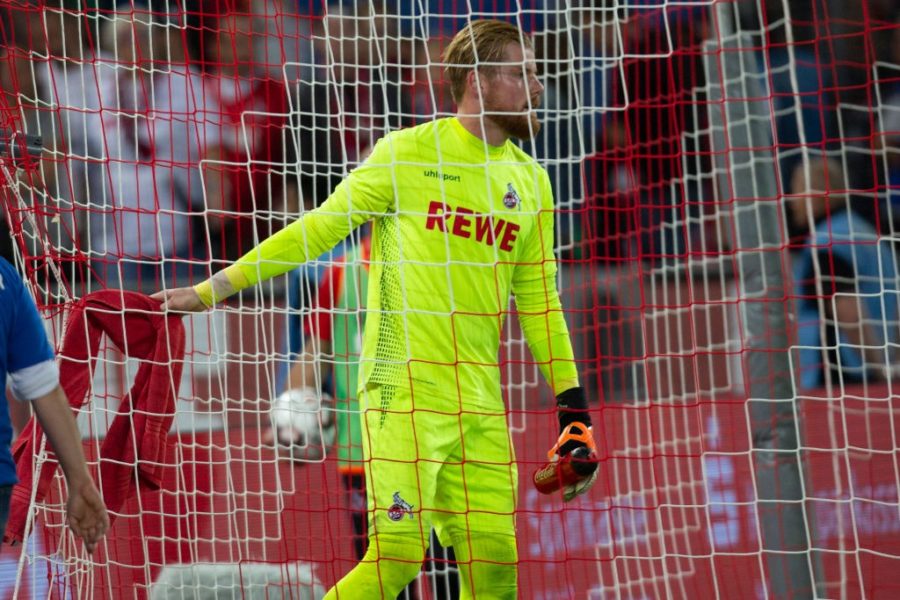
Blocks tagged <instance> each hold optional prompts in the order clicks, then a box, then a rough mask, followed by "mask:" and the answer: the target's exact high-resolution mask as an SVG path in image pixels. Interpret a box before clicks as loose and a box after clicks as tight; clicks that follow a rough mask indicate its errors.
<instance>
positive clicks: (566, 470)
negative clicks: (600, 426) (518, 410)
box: [534, 387, 597, 502]
mask: <svg viewBox="0 0 900 600" xmlns="http://www.w3.org/2000/svg"><path fill="white" fill-rule="evenodd" d="M556 406H557V409H558V411H559V412H558V416H559V428H560V433H559V439H557V441H556V444H555V445H554V446H553V448H551V449H550V451H549V452H548V453H547V458H548V459H549V460H550V462H549V463H547V464H546V465H544V466H543V467H542V468H540V469H538V470H537V471H536V472H535V473H534V484H535V486H536V487H537V489H538V490H539V491H540V492H542V493H544V494H550V493H553V492H555V491H556V490H558V489H560V488H562V490H563V500H564V501H565V502H568V501H570V500H572V499H573V498H575V497H576V496H579V495H581V494H584V493H585V492H587V491H588V490H589V489H590V488H591V486H593V485H594V482H595V481H596V480H597V455H596V450H597V447H596V444H595V443H594V437H593V435H592V433H591V417H590V414H589V413H588V410H587V400H586V398H585V394H584V388H580V387H577V388H572V389H570V390H566V391H565V392H563V393H562V394H560V395H559V396H557V397H556Z"/></svg>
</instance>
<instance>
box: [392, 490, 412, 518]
mask: <svg viewBox="0 0 900 600" xmlns="http://www.w3.org/2000/svg"><path fill="white" fill-rule="evenodd" d="M403 515H409V518H410V519H412V518H413V507H412V504H410V503H409V502H407V501H406V500H404V499H403V498H401V497H400V492H394V503H393V504H391V507H390V508H389V509H388V519H390V520H391V521H399V520H400V519H402V518H403Z"/></svg>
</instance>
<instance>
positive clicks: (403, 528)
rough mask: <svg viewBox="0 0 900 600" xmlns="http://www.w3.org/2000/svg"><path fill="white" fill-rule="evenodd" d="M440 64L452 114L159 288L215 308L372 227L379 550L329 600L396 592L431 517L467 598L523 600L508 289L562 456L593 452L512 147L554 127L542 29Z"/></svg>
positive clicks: (530, 167) (487, 28)
mask: <svg viewBox="0 0 900 600" xmlns="http://www.w3.org/2000/svg"><path fill="white" fill-rule="evenodd" d="M523 41H524V45H523ZM476 56H477V57H479V58H480V61H476ZM444 62H445V63H447V64H450V65H454V66H453V67H449V68H448V77H449V79H450V81H451V85H452V89H453V94H454V99H455V100H456V101H457V105H458V111H457V115H456V117H453V118H446V119H439V120H436V121H433V122H431V123H426V124H424V125H420V126H418V127H414V128H411V129H406V130H402V131H398V132H394V133H391V134H389V135H388V136H386V137H385V138H383V139H382V140H380V141H379V142H378V143H377V144H376V146H375V148H374V149H373V151H372V154H371V155H370V156H369V158H368V159H367V160H366V162H365V163H364V164H363V165H361V166H360V167H359V168H357V169H355V170H354V171H352V172H351V173H350V175H349V176H348V177H347V178H346V179H345V180H344V181H343V182H342V183H341V184H340V185H338V187H337V189H335V191H334V192H333V193H332V195H331V196H330V197H329V198H328V200H327V201H326V202H325V203H324V204H323V205H322V206H321V207H319V208H318V209H317V210H315V211H312V212H309V213H307V214H306V215H304V216H303V217H302V218H300V219H298V220H297V221H296V222H295V223H293V224H291V225H290V226H289V227H286V228H285V229H283V230H282V231H280V232H279V233H278V234H276V235H274V236H272V237H271V238H269V239H267V240H265V241H264V242H263V243H262V244H260V246H258V247H257V248H255V249H254V250H252V251H251V252H249V253H248V254H246V255H245V256H244V257H242V258H241V259H240V260H239V261H238V262H236V263H235V264H233V265H231V266H229V267H227V268H226V269H225V270H223V271H220V272H219V273H217V274H216V275H215V276H213V277H212V278H211V279H210V280H208V281H206V282H203V283H202V284H199V285H198V286H196V287H195V288H178V289H174V290H162V291H160V292H157V293H156V294H154V296H153V297H154V298H156V299H158V300H160V301H161V302H162V305H163V308H164V309H165V310H172V311H187V312H199V311H203V310H206V309H207V308H209V307H210V306H212V305H214V304H215V303H216V302H218V301H220V300H222V299H224V298H227V297H228V296H230V295H232V294H234V293H236V292H237V291H238V290H240V289H243V288H247V287H249V286H252V285H254V284H255V283H257V282H259V281H261V280H265V279H270V278H272V277H275V276H277V275H279V274H282V273H285V272H286V271H288V270H289V269H291V268H292V266H293V265H296V264H300V263H303V262H305V261H307V260H309V259H310V258H312V257H315V256H318V255H320V254H321V253H322V252H323V251H325V250H326V249H328V248H330V247H332V246H333V245H334V244H336V243H338V242H339V241H340V240H342V239H344V237H346V236H347V235H348V234H349V232H350V231H351V230H352V229H353V228H355V227H358V226H360V225H361V224H363V223H364V222H366V221H369V220H374V221H375V224H374V231H373V238H372V259H371V265H372V272H371V273H370V277H371V278H372V285H371V286H370V287H369V291H370V297H369V299H368V302H367V313H366V326H365V332H364V340H363V349H362V357H361V361H360V364H361V369H360V370H361V373H360V376H359V385H358V389H359V390H361V391H362V392H363V396H362V397H361V398H360V401H361V404H362V410H363V426H362V428H363V436H362V437H363V445H364V452H365V458H366V462H365V468H366V477H367V486H366V488H367V493H368V503H369V509H370V513H369V514H370V521H369V524H370V530H369V548H368V550H367V552H366V556H365V558H364V559H363V560H362V561H361V562H360V563H359V564H358V565H357V566H356V567H355V568H354V569H353V570H352V571H351V572H350V573H349V574H348V575H346V576H345V577H344V578H343V579H342V580H341V581H340V582H338V584H337V585H336V587H335V588H334V589H333V590H332V591H331V592H330V593H329V595H328V596H326V597H329V598H333V597H336V594H340V597H341V598H353V597H358V598H371V597H372V595H373V593H375V594H377V593H378V591H379V590H380V591H381V594H382V595H383V596H388V597H392V596H394V595H396V594H397V593H398V592H399V591H400V590H401V589H402V588H403V587H404V586H405V585H406V584H407V583H409V582H410V581H411V580H412V579H413V578H414V577H415V576H416V574H417V573H418V571H419V568H420V564H421V562H422V559H423V558H424V555H425V549H426V546H427V545H428V532H430V530H431V526H432V525H434V526H435V528H436V529H437V530H438V535H439V537H440V538H441V540H442V541H444V542H450V544H449V545H451V546H453V548H454V551H455V553H456V557H457V560H458V564H459V567H460V572H461V575H462V587H463V589H465V590H466V591H467V593H469V594H474V595H475V596H476V597H477V596H480V595H482V594H484V593H486V592H487V591H488V590H490V592H489V593H490V594H491V595H492V597H496V598H515V597H516V593H517V561H518V558H517V556H518V555H517V549H516V538H515V524H514V514H515V505H516V502H517V495H518V494H517V475H516V465H515V461H514V458H513V453H512V448H511V442H510V434H509V429H508V426H507V420H506V409H505V407H504V405H503V401H502V398H501V395H500V371H499V367H498V366H497V354H498V352H499V346H500V339H499V338H500V333H501V330H502V329H503V317H502V315H504V313H505V312H506V310H507V305H508V302H509V298H510V295H511V294H513V293H514V295H515V299H516V304H517V307H518V314H519V320H520V322H521V324H522V329H523V331H524V333H525V338H526V339H527V340H528V343H529V346H530V348H531V351H532V353H533V354H534V356H535V359H536V363H537V364H538V365H540V367H541V370H542V372H543V374H544V377H545V379H546V380H547V382H548V383H549V384H550V385H551V387H552V388H553V391H554V393H555V394H556V395H557V406H558V417H559V426H560V439H559V443H558V444H557V445H556V446H554V449H553V451H552V452H558V453H559V454H560V455H566V454H567V453H568V452H570V451H572V450H574V449H575V448H584V447H588V448H592V447H593V440H592V438H591V437H590V429H588V427H589V426H590V416H589V413H588V411H587V399H586V396H585V394H584V390H583V389H582V388H581V387H579V382H578V381H579V380H578V373H577V369H576V367H575V361H574V357H573V352H572V345H571V341H570V339H569V334H568V330H567V327H566V324H565V320H564V319H563V314H562V308H561V303H560V300H559V294H558V292H557V290H556V260H555V257H554V254H553V248H554V242H553V230H554V226H553V192H552V190H551V188H550V183H549V179H548V178H547V174H546V172H545V171H544V170H543V169H541V168H540V167H539V166H538V165H537V163H536V162H535V161H534V160H533V159H532V158H531V157H530V156H528V155H527V154H525V153H524V152H523V151H522V150H521V149H519V148H518V147H517V146H516V145H515V144H514V143H513V142H512V141H511V140H510V138H519V139H529V138H532V137H533V136H534V133H535V132H536V130H537V129H539V127H540V123H539V121H538V120H537V117H536V115H535V114H534V111H533V108H534V106H536V105H537V104H538V102H539V100H540V95H541V92H542V91H543V86H542V85H541V83H540V81H539V80H538V78H537V68H536V65H535V62H534V50H533V48H532V47H531V43H530V39H529V38H527V37H524V38H523V34H522V32H521V31H520V30H519V29H518V28H517V27H515V26H512V25H510V24H508V23H505V22H502V21H496V20H482V21H474V22H472V23H471V24H470V25H469V26H467V27H466V28H464V29H462V30H460V31H459V32H458V33H457V35H456V36H455V37H454V39H453V41H451V43H450V45H448V47H447V49H446V51H445V56H444ZM483 63H501V64H492V65H489V66H486V65H484V64H483ZM486 190H489V193H486ZM434 198H444V199H445V202H441V201H438V200H434ZM470 207H471V208H470ZM576 432H577V433H576ZM595 477H596V471H593V473H592V475H591V476H588V477H585V478H582V479H579V480H577V481H576V482H575V483H573V484H572V485H571V486H567V487H566V489H565V490H564V493H563V498H564V499H565V500H571V499H573V498H575V497H576V496H577V495H579V494H581V493H584V492H586V491H587V490H588V489H589V488H590V486H591V485H592V484H593V481H594V479H595Z"/></svg>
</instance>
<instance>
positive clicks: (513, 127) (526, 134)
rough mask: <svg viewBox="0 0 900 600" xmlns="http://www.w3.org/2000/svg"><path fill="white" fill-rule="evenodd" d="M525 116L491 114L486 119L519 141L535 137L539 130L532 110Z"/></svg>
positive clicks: (535, 115) (537, 121) (538, 124)
mask: <svg viewBox="0 0 900 600" xmlns="http://www.w3.org/2000/svg"><path fill="white" fill-rule="evenodd" d="M526 110H527V111H528V112H526V113H525V114H514V113H501V112H498V113H493V114H490V115H488V118H489V119H490V120H491V121H493V122H494V123H495V124H496V125H497V126H498V127H500V128H501V129H502V130H503V131H505V132H506V134H507V135H508V136H509V137H514V138H516V139H519V140H530V139H533V138H535V137H536V136H537V134H538V132H539V131H540V130H541V122H540V121H539V120H538V117H537V114H536V113H535V111H534V110H528V109H526Z"/></svg>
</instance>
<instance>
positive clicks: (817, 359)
mask: <svg viewBox="0 0 900 600" xmlns="http://www.w3.org/2000/svg"><path fill="white" fill-rule="evenodd" d="M791 189H793V190H796V192H795V194H794V195H793V196H791V197H789V198H788V199H787V204H788V215H789V217H790V219H791V221H792V222H793V225H794V227H796V228H798V229H799V230H802V231H804V232H805V233H804V234H803V235H802V237H801V239H800V240H798V243H797V244H795V245H794V246H793V249H794V255H793V257H792V262H793V264H792V270H793V280H794V294H795V302H796V314H797V344H798V346H799V350H798V361H799V369H798V373H799V381H798V386H799V388H800V389H810V388H816V387H820V386H824V385H829V386H831V385H834V386H840V385H842V384H854V383H862V382H871V381H878V380H882V379H884V378H885V377H887V376H888V374H889V373H890V370H889V369H890V367H891V365H893V364H894V363H895V362H896V359H897V357H896V356H894V350H892V348H894V347H896V343H897V341H898V339H900V313H898V302H897V293H898V288H897V285H898V280H897V277H898V272H897V268H896V259H895V258H894V254H893V252H892V251H891V248H890V246H889V245H888V243H887V242H886V241H885V240H884V239H883V238H881V237H880V236H879V234H878V232H877V231H876V230H875V229H874V228H873V227H872V225H871V224H870V223H869V221H868V220H866V219H865V218H864V217H862V216H861V215H859V214H857V213H856V212H855V211H854V210H853V208H852V207H851V206H850V205H849V201H848V189H847V185H846V183H845V179H844V174H843V170H842V168H841V166H840V164H838V163H837V161H835V160H833V159H830V158H823V157H822V156H811V157H810V158H809V159H807V160H804V161H803V162H802V163H800V164H798V165H797V167H796V168H795V169H794V172H793V174H792V176H791ZM823 334H824V337H823Z"/></svg>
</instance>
